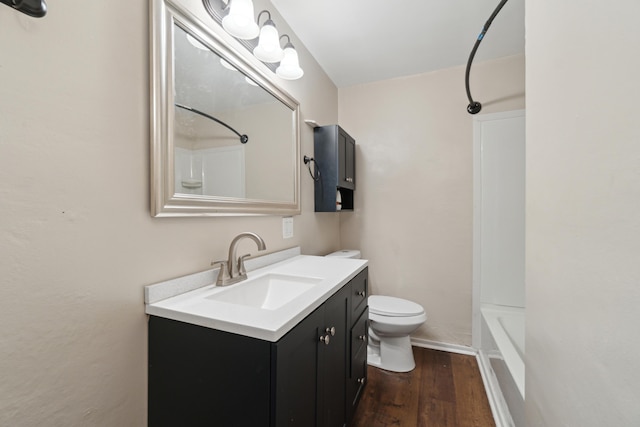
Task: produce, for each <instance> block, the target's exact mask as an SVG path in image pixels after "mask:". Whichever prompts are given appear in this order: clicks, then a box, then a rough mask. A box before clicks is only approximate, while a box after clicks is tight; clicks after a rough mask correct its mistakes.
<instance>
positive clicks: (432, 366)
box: [349, 347, 495, 427]
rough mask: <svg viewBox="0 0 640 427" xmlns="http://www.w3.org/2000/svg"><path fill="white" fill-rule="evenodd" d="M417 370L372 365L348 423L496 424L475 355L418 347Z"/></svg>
mask: <svg viewBox="0 0 640 427" xmlns="http://www.w3.org/2000/svg"><path fill="white" fill-rule="evenodd" d="M413 353H414V356H415V359H416V369H414V370H413V371H412V372H407V373H397V372H388V371H384V370H381V369H378V368H374V367H372V366H369V367H368V376H369V378H368V384H367V386H366V387H365V391H364V394H363V396H362V399H361V400H360V405H359V406H358V409H357V411H356V414H355V416H354V419H353V421H352V422H351V424H350V426H349V427H384V426H401V427H495V423H494V421H493V416H492V415H491V408H490V407H489V401H488V400H487V395H486V393H485V390H484V385H483V384H482V378H481V376H480V370H479V368H478V363H477V362H476V359H475V357H473V356H466V355H461V354H455V353H448V352H444V351H437V350H430V349H426V348H420V347H413Z"/></svg>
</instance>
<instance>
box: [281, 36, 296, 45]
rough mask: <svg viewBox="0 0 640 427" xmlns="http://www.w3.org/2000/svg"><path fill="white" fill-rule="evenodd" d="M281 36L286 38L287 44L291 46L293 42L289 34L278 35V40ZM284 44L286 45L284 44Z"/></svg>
mask: <svg viewBox="0 0 640 427" xmlns="http://www.w3.org/2000/svg"><path fill="white" fill-rule="evenodd" d="M283 37H286V38H287V44H290V45H291V46H293V44H291V37H289V34H283V35H281V36H280V39H279V40H282V38H283ZM285 46H286V45H285Z"/></svg>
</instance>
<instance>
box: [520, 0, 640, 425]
mask: <svg viewBox="0 0 640 427" xmlns="http://www.w3.org/2000/svg"><path fill="white" fill-rule="evenodd" d="M639 16H640V2H638V1H637V0H621V1H616V2H584V1H579V0H569V1H564V2H557V1H551V0H543V1H529V2H527V5H526V40H527V46H526V49H527V70H526V71H527V165H526V168H527V178H526V179H527V209H526V216H527V233H526V240H527V244H526V284H527V311H526V324H527V332H526V346H527V349H526V412H527V419H528V421H529V427H535V426H549V427H550V426H553V427H559V426H583V427H600V426H605V425H608V426H638V425H640V405H638V402H640V357H639V353H640V332H639V331H638V324H639V320H640V215H639V214H638V212H639V211H640V121H639V120H638V100H639V99H640V80H639V78H638V70H639V69H640V55H638V53H639V52H640V45H639V44H638V40H639V39H640V26H638V17H639ZM593 31H595V34H594V33H593Z"/></svg>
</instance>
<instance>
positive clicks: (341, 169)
mask: <svg viewBox="0 0 640 427" xmlns="http://www.w3.org/2000/svg"><path fill="white" fill-rule="evenodd" d="M355 154H356V141H355V140H354V139H353V138H351V137H350V136H349V135H348V134H347V133H346V132H344V131H343V130H342V129H340V128H338V186H340V187H343V188H349V189H351V190H353V189H355V187H356V174H355V172H356V157H355Z"/></svg>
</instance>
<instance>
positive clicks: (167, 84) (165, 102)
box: [150, 0, 300, 217]
mask: <svg viewBox="0 0 640 427" xmlns="http://www.w3.org/2000/svg"><path fill="white" fill-rule="evenodd" d="M150 1H151V5H150V18H151V23H150V24H151V25H150V33H151V34H150V37H151V41H150V61H151V64H150V71H151V72H150V74H151V82H150V83H151V87H150V103H151V105H150V107H151V112H150V123H151V128H150V133H151V135H150V136H151V153H150V176H151V187H150V193H151V194H150V196H151V197H150V198H151V215H152V216H154V217H184V216H246V215H283V216H286V215H298V214H300V162H299V161H298V158H299V157H300V125H299V123H300V104H299V103H298V101H296V100H295V99H294V98H293V97H291V96H290V95H289V94H288V93H286V92H285V91H284V90H282V89H281V88H279V87H278V86H277V85H276V84H275V83H274V82H273V77H272V76H270V75H269V74H268V73H267V72H266V71H262V70H260V69H259V68H258V67H257V66H255V65H254V64H252V63H251V61H250V60H248V59H247V56H249V55H248V51H247V52H243V51H242V50H241V49H240V48H235V47H233V46H231V44H230V43H228V42H227V41H226V40H224V38H223V36H221V35H220V34H217V33H216V32H215V31H213V30H212V29H211V28H208V27H207V25H206V24H204V23H203V22H202V20H201V19H200V18H199V17H198V16H196V15H195V14H194V13H193V12H191V11H189V10H186V9H185V8H183V7H181V6H180V5H179V4H178V2H176V1H173V0H150ZM203 11H204V10H203ZM174 24H175V25H178V26H179V27H181V28H183V29H184V30H185V31H187V32H189V33H191V34H192V35H194V36H195V37H196V38H197V39H198V40H199V41H201V42H202V43H203V44H205V45H206V46H207V47H209V48H210V49H211V50H213V51H214V52H216V53H217V54H218V55H220V56H221V57H223V58H225V59H226V60H227V61H228V62H229V63H231V64H232V65H234V66H235V67H236V68H238V69H239V70H241V71H242V72H244V73H245V74H246V75H248V76H249V77H250V78H252V79H253V80H254V81H256V82H257V83H258V84H259V85H260V86H262V88H263V89H265V90H266V91H268V92H270V93H271V94H272V95H273V96H274V97H275V98H277V99H278V100H280V101H281V102H282V103H283V104H285V105H286V106H287V107H289V108H290V109H291V110H292V118H293V120H292V121H293V126H292V133H293V135H292V137H293V140H294V141H295V144H294V145H295V147H294V150H293V151H294V152H293V153H292V154H293V155H292V162H293V165H294V168H293V170H294V173H293V175H294V176H292V177H291V179H293V180H294V195H293V201H292V202H279V201H270V200H254V199H239V198H231V197H216V196H203V195H192V194H179V193H176V191H175V184H174V182H175V181H174V143H173V135H174V108H173V105H174V101H173V97H174V95H173V77H174V76H173V60H174V57H173V50H172V47H173V45H174V44H173V37H174V32H173V28H174ZM216 25H217V24H216ZM238 46H240V45H239V44H238ZM265 69H266V67H265Z"/></svg>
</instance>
